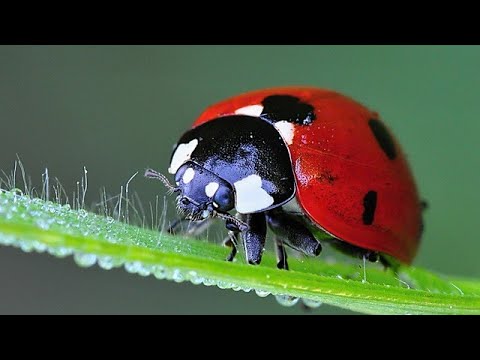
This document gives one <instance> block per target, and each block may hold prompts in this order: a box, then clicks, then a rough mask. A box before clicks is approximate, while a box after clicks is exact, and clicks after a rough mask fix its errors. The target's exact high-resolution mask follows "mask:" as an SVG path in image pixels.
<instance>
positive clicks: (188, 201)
mask: <svg viewBox="0 0 480 360" xmlns="http://www.w3.org/2000/svg"><path fill="white" fill-rule="evenodd" d="M180 202H181V203H182V204H183V205H185V206H187V205H189V204H190V200H188V199H187V198H184V197H183V198H182V199H181V200H180Z"/></svg>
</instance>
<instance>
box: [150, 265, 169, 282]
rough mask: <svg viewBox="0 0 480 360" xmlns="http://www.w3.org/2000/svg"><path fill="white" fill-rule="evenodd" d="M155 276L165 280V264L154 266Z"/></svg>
mask: <svg viewBox="0 0 480 360" xmlns="http://www.w3.org/2000/svg"><path fill="white" fill-rule="evenodd" d="M153 276H155V277H156V278H157V279H159V280H163V279H165V278H166V277H167V272H166V271H165V268H164V267H163V266H159V265H157V266H155V267H154V268H153Z"/></svg>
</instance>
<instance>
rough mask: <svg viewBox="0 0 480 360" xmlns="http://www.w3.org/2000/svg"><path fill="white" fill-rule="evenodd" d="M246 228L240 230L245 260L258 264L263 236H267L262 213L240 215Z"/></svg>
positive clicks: (262, 246)
mask: <svg viewBox="0 0 480 360" xmlns="http://www.w3.org/2000/svg"><path fill="white" fill-rule="evenodd" d="M241 218H242V220H243V221H244V222H245V223H246V224H247V226H248V228H247V230H245V231H242V233H241V234H242V240H243V247H244V248H245V256H246V258H247V262H248V263H249V264H252V265H258V264H260V261H261V260H262V254H263V249H264V246H265V237H266V236H267V224H266V221H265V214H264V213H254V214H246V215H242V216H241Z"/></svg>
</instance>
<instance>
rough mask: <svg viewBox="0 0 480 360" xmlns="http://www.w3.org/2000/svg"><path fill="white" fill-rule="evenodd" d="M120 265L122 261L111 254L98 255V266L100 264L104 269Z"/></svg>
mask: <svg viewBox="0 0 480 360" xmlns="http://www.w3.org/2000/svg"><path fill="white" fill-rule="evenodd" d="M120 265H122V261H121V260H118V259H115V258H113V257H111V256H99V257H98V266H100V267H101V268H102V269H105V270H110V269H112V268H114V267H119V266H120Z"/></svg>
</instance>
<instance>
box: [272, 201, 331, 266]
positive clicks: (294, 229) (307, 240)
mask: <svg viewBox="0 0 480 360" xmlns="http://www.w3.org/2000/svg"><path fill="white" fill-rule="evenodd" d="M266 218H267V222H268V225H269V226H270V229H272V231H273V232H274V233H275V235H277V236H278V237H279V238H280V239H281V240H282V242H283V243H285V245H288V246H289V247H291V248H293V249H295V250H297V251H300V252H302V253H304V254H306V255H311V256H317V255H319V254H320V252H321V251H322V246H321V245H320V243H319V242H318V240H317V239H315V237H314V236H313V234H312V232H311V231H310V230H309V229H308V228H307V226H306V225H305V224H304V223H303V222H302V221H300V220H299V219H298V217H297V216H294V215H291V214H287V213H286V212H285V211H283V210H282V209H281V208H276V209H273V210H270V211H268V212H267V216H266ZM277 244H279V242H278V241H277ZM277 251H278V245H277ZM279 265H280V264H279Z"/></svg>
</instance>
